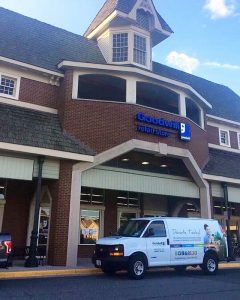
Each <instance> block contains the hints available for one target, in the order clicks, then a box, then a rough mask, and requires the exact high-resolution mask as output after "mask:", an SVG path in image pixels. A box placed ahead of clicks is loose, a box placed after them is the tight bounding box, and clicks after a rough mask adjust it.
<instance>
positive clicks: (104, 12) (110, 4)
mask: <svg viewBox="0 0 240 300" xmlns="http://www.w3.org/2000/svg"><path fill="white" fill-rule="evenodd" d="M136 2H137V0H107V1H106V2H105V3H104V4H103V6H102V8H101V9H100V11H99V12H98V14H97V15H96V17H95V18H94V20H93V21H92V23H91V24H90V26H89V27H88V29H87V30H86V32H85V33H84V36H88V35H89V34H90V33H91V32H92V31H93V30H94V29H96V28H97V27H98V26H99V25H100V24H101V23H102V22H103V21H104V20H105V19H106V18H107V17H108V16H110V15H111V14H112V13H113V12H114V11H115V10H118V11H121V12H123V13H126V14H129V13H130V12H131V10H132V9H133V7H134V5H135V4H136ZM156 12H157V11H156ZM157 16H158V20H159V22H160V24H161V26H162V28H163V29H164V30H166V31H168V32H171V33H172V32H173V31H172V29H171V28H170V26H169V25H168V24H167V23H166V21H165V20H164V19H163V18H162V17H161V16H160V15H159V13H158V12H157Z"/></svg>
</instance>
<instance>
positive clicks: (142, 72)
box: [58, 60, 212, 108]
mask: <svg viewBox="0 0 240 300" xmlns="http://www.w3.org/2000/svg"><path fill="white" fill-rule="evenodd" d="M63 67H72V68H87V69H97V70H109V71H117V72H126V73H136V74H140V75H143V76H146V77H150V78H153V79H157V80H160V81H163V82H166V83H170V84H172V85H175V86H178V87H181V88H184V89H188V90H189V91H190V92H192V93H193V94H194V95H195V96H196V97H197V98H199V99H200V100H201V101H202V102H203V103H204V104H205V105H206V106H207V107H209V108H212V105H211V104H210V103H209V102H208V101H207V100H206V99H204V98H203V97H202V96H201V95H200V94H199V93H198V92H197V91H196V90H194V89H193V88H192V87H191V86H190V85H188V84H185V83H182V82H179V81H176V80H173V79H169V78H167V77H163V76H160V75H158V74H154V73H151V72H150V71H147V70H141V69H139V68H136V67H126V66H116V65H103V64H89V63H82V62H73V61H67V60H63V61H62V62H61V63H59V64H58V68H59V69H60V68H63Z"/></svg>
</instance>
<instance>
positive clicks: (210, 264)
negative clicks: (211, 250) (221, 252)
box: [207, 258, 216, 272]
mask: <svg viewBox="0 0 240 300" xmlns="http://www.w3.org/2000/svg"><path fill="white" fill-rule="evenodd" d="M207 269H208V271H209V272H214V271H215V270H216V262H215V260H214V259H212V258H210V259H209V260H208V262H207Z"/></svg>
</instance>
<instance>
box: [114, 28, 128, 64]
mask: <svg viewBox="0 0 240 300" xmlns="http://www.w3.org/2000/svg"><path fill="white" fill-rule="evenodd" d="M124 61H128V33H116V34H113V62H124Z"/></svg>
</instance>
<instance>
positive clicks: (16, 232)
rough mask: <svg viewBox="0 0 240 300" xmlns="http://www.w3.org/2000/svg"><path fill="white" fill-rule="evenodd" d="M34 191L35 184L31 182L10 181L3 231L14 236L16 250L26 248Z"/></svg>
mask: <svg viewBox="0 0 240 300" xmlns="http://www.w3.org/2000/svg"><path fill="white" fill-rule="evenodd" d="M34 191H35V184H34V183H33V182H31V181H16V180H14V181H13V180H9V181H8V185H7V194H6V205H5V209H4V217H3V225H2V231H3V232H9V233H10V234H11V235H12V241H13V247H14V249H15V248H24V247H25V246H26V241H27V229H28V220H29V209H30V203H31V201H32V199H33V196H34Z"/></svg>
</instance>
